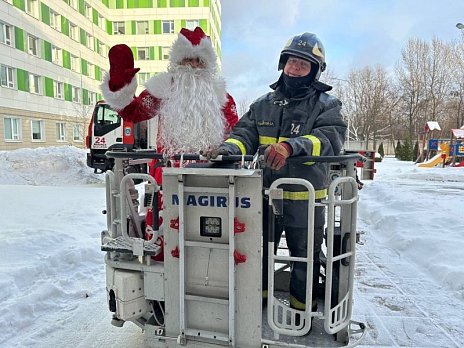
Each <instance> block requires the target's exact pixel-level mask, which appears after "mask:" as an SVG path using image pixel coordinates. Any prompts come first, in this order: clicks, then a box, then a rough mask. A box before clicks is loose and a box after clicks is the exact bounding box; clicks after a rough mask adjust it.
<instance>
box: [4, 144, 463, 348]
mask: <svg viewBox="0 0 464 348" xmlns="http://www.w3.org/2000/svg"><path fill="white" fill-rule="evenodd" d="M376 168H377V173H376V175H375V178H374V180H373V181H365V185H364V188H363V189H362V190H361V191H360V193H359V195H360V201H359V205H358V224H357V230H358V231H359V232H361V244H358V246H357V256H356V276H355V286H354V288H355V290H354V309H353V310H354V314H353V318H354V319H355V320H359V321H362V322H364V323H366V325H367V327H368V331H367V334H366V336H365V338H364V340H363V342H362V344H361V345H360V346H359V347H363V348H368V347H399V346H403V347H404V346H407V347H421V348H424V347H446V348H451V347H456V348H457V347H463V346H464V320H463V319H462V313H464V267H463V264H464V253H463V252H462V250H463V249H464V238H462V232H463V231H464V220H463V218H462V207H463V206H464V167H461V168H438V167H437V168H417V167H416V166H415V165H414V164H413V163H412V162H401V161H397V160H396V159H394V158H384V160H383V161H382V162H381V163H376ZM104 208H105V188H104V183H103V176H102V175H96V174H94V173H93V171H92V170H91V169H90V168H87V167H86V164H85V150H81V149H77V148H74V147H71V146H63V147H50V148H38V149H21V150H15V151H8V152H6V151H0V218H1V221H2V226H1V228H0V241H1V242H0V289H1V290H0V308H2V310H1V311H0V328H1V330H0V346H1V347H2V348H10V347H15V348H16V347H21V348H23V347H34V348H50V347H60V348H68V347H70V348H71V347H72V348H76V347H77V348H89V347H98V348H107V347H118V348H125V347H128V348H129V347H132V348H133V347H141V346H143V334H142V332H141V330H140V328H138V327H136V326H135V325H134V324H132V323H126V324H125V325H124V327H122V328H116V327H114V326H112V325H111V324H110V320H111V313H110V312H109V311H108V308H107V304H106V292H105V268H104V261H103V257H104V253H103V252H101V251H100V232H101V231H102V230H103V229H105V227H106V226H105V225H106V218H105V216H104V215H102V213H101V211H102V210H103V209H104ZM331 346H333V345H332V343H331Z"/></svg>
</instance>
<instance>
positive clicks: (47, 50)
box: [42, 40, 52, 62]
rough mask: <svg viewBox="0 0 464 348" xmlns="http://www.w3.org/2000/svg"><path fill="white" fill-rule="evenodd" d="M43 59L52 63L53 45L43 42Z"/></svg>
mask: <svg viewBox="0 0 464 348" xmlns="http://www.w3.org/2000/svg"><path fill="white" fill-rule="evenodd" d="M42 58H43V59H45V60H46V61H49V62H51V61H52V44H51V43H50V42H48V41H45V40H44V41H43V50H42Z"/></svg>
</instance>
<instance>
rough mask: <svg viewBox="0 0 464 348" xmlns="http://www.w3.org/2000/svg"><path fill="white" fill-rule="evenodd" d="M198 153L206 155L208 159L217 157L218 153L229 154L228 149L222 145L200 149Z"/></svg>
mask: <svg viewBox="0 0 464 348" xmlns="http://www.w3.org/2000/svg"><path fill="white" fill-rule="evenodd" d="M200 155H202V156H204V157H206V158H207V159H208V160H212V159H215V158H217V157H218V156H219V155H223V156H227V155H230V153H229V151H228V150H227V149H225V148H223V147H218V148H216V149H212V150H206V151H203V150H201V151H200Z"/></svg>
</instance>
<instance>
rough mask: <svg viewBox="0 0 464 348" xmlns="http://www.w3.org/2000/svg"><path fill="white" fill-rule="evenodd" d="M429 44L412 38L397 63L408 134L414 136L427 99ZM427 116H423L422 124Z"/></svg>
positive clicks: (409, 136)
mask: <svg viewBox="0 0 464 348" xmlns="http://www.w3.org/2000/svg"><path fill="white" fill-rule="evenodd" d="M429 51H430V47H429V45H428V44H427V43H426V42H425V41H423V40H420V39H411V40H409V41H408V43H407V44H406V47H405V48H403V50H402V51H401V59H400V61H399V62H398V63H397V65H396V78H397V80H398V83H399V89H400V93H401V96H402V100H401V101H402V109H403V110H404V111H403V112H404V115H405V117H406V121H407V122H406V127H407V135H408V138H409V139H413V138H414V134H415V133H416V132H417V130H418V125H417V122H418V121H419V120H421V118H420V116H419V115H420V112H421V110H423V109H424V106H425V104H426V100H427V93H426V75H427V74H426V65H427V64H426V63H427V61H426V57H428V56H429ZM425 119H426V116H425V115H424V116H423V117H422V126H423V124H424V123H425V122H424V121H425Z"/></svg>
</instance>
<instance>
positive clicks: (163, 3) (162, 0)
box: [157, 0, 168, 8]
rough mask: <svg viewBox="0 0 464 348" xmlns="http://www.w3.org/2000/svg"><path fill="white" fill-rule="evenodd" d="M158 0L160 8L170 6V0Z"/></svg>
mask: <svg viewBox="0 0 464 348" xmlns="http://www.w3.org/2000/svg"><path fill="white" fill-rule="evenodd" d="M157 1H158V6H157V7H160V8H166V7H168V0H157Z"/></svg>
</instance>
